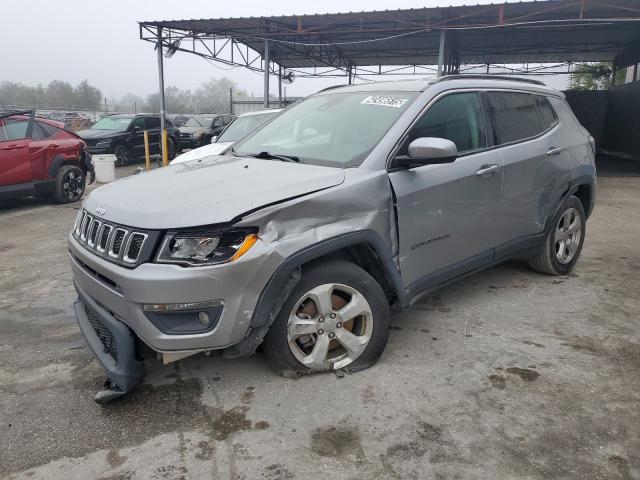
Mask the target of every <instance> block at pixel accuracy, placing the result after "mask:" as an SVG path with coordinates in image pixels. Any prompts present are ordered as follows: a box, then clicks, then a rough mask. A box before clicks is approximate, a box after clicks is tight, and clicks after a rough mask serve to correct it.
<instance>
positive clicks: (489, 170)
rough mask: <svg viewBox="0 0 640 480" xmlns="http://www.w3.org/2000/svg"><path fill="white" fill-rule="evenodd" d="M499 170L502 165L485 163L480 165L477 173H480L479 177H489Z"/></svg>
mask: <svg viewBox="0 0 640 480" xmlns="http://www.w3.org/2000/svg"><path fill="white" fill-rule="evenodd" d="M498 170H500V165H495V164H494V165H483V166H482V167H480V170H478V171H477V172H476V175H478V176H479V177H484V176H487V177H488V176H489V175H493V174H494V173H496V172H497V171H498Z"/></svg>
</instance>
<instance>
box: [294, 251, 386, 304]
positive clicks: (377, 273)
mask: <svg viewBox="0 0 640 480" xmlns="http://www.w3.org/2000/svg"><path fill="white" fill-rule="evenodd" d="M328 260H344V261H347V262H351V263H355V264H356V265H358V266H359V267H360V268H362V269H363V270H364V271H366V272H367V273H368V274H369V275H371V276H372V277H373V278H374V279H375V280H376V281H377V282H378V284H379V285H380V287H382V290H383V291H384V293H385V296H386V297H387V300H388V301H389V304H393V303H394V302H395V301H396V292H395V289H394V287H393V283H392V282H391V280H390V279H389V276H388V275H387V273H386V271H385V269H384V267H383V265H382V262H381V260H380V257H379V256H378V254H377V253H376V251H375V250H374V248H373V247H371V245H369V244H366V243H360V244H356V245H351V246H348V247H344V248H341V249H340V250H336V251H333V252H330V253H327V254H325V255H322V256H321V257H318V258H315V259H313V260H310V261H309V262H307V263H305V264H303V265H302V266H301V268H302V271H304V270H305V269H307V268H309V266H311V265H316V264H318V263H322V262H326V261H328Z"/></svg>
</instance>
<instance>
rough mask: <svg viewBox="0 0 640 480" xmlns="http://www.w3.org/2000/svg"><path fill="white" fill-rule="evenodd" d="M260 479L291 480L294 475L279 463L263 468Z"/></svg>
mask: <svg viewBox="0 0 640 480" xmlns="http://www.w3.org/2000/svg"><path fill="white" fill-rule="evenodd" d="M262 478H264V479H266V480H293V479H294V478H295V475H294V474H293V473H291V472H290V471H289V470H287V468H286V467H285V466H284V465H282V464H280V463H272V464H271V465H267V466H266V467H264V471H263V473H262Z"/></svg>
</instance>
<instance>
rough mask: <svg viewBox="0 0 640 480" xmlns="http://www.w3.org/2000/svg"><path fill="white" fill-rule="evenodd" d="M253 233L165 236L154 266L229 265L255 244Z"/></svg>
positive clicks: (175, 233) (200, 232) (195, 233)
mask: <svg viewBox="0 0 640 480" xmlns="http://www.w3.org/2000/svg"><path fill="white" fill-rule="evenodd" d="M256 232H257V230H256V229H229V230H222V231H183V232H180V231H178V232H176V231H172V232H168V233H167V234H166V235H165V237H164V239H163V240H162V244H161V245H160V250H159V251H158V255H157V256H156V263H173V264H176V265H182V266H187V267H201V266H206V265H217V264H219V263H225V262H231V261H234V260H237V259H238V258H240V257H241V256H242V255H244V254H245V253H246V252H247V251H248V250H249V249H250V248H251V247H252V246H253V245H254V244H255V243H256V242H257V241H258V236H257V235H256Z"/></svg>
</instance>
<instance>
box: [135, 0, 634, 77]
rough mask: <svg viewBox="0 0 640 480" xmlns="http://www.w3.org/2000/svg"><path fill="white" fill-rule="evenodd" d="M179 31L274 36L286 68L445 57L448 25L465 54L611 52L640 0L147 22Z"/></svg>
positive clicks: (536, 57) (623, 44) (257, 43)
mask: <svg viewBox="0 0 640 480" xmlns="http://www.w3.org/2000/svg"><path fill="white" fill-rule="evenodd" d="M141 26H143V27H162V28H163V29H165V30H168V31H169V32H172V34H175V35H178V34H179V33H182V34H183V35H187V36H189V35H193V34H197V35H208V36H213V35H215V36H216V37H226V38H233V39H235V40H237V41H238V42H241V43H242V44H245V45H247V46H248V47H250V48H251V49H253V50H255V51H256V52H258V53H260V54H262V53H263V52H264V40H265V39H269V40H270V45H271V47H270V50H271V58H272V60H274V61H275V62H276V63H278V64H279V65H281V66H283V67H285V68H309V67H325V66H336V67H345V66H347V65H355V66H371V65H376V66H377V65H413V64H416V65H434V64H437V56H438V45H439V37H440V30H442V29H446V30H447V42H446V44H447V47H448V53H454V54H458V55H459V58H460V62H461V63H463V64H471V63H524V62H531V63H549V62H565V61H611V60H613V59H614V57H616V55H618V54H620V53H622V52H624V51H626V50H634V49H636V50H640V47H639V46H638V45H640V0H610V1H607V2H604V1H602V0H600V1H597V2H596V1H595V0H593V1H592V0H584V1H583V2H580V1H572V0H546V1H527V2H517V3H506V4H504V3H500V4H498V3H491V4H476V5H462V6H451V7H433V8H417V9H415V8H414V9H400V10H384V11H370V12H346V13H324V14H305V15H282V16H272V17H244V18H219V19H188V20H162V21H149V22H141Z"/></svg>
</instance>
